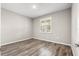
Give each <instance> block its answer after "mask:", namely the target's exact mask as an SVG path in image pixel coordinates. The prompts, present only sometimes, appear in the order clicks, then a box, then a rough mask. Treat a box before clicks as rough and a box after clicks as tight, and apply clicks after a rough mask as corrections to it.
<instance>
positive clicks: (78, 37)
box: [71, 3, 79, 56]
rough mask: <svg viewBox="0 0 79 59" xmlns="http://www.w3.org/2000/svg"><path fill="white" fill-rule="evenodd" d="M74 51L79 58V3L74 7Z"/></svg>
mask: <svg viewBox="0 0 79 59" xmlns="http://www.w3.org/2000/svg"><path fill="white" fill-rule="evenodd" d="M71 38H72V50H73V54H74V55H76V56H79V47H77V46H76V45H75V44H79V3H74V4H73V5H72V37H71Z"/></svg>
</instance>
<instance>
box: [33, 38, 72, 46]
mask: <svg viewBox="0 0 79 59" xmlns="http://www.w3.org/2000/svg"><path fill="white" fill-rule="evenodd" d="M34 39H38V40H42V41H48V42H53V43H58V44H63V45H67V46H70V47H71V44H67V43H62V42H56V41H51V40H46V39H39V38H34Z"/></svg>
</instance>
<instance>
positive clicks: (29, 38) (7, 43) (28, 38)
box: [1, 37, 71, 46]
mask: <svg viewBox="0 0 79 59" xmlns="http://www.w3.org/2000/svg"><path fill="white" fill-rule="evenodd" d="M33 38H34V37H33ZM29 39H31V38H28V39H27V38H26V39H22V40H17V41H13V42H9V43H5V44H1V46H3V45H7V44H11V43H15V42H19V41H24V40H29ZM34 39H38V40H42V41H48V42H53V43H58V44H63V45H68V46H71V44H67V43H62V42H56V41H51V40H46V39H39V38H34Z"/></svg>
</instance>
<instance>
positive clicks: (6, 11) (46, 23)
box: [0, 3, 79, 56]
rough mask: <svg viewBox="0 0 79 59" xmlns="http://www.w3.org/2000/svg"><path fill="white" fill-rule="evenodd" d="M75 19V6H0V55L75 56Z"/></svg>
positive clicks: (78, 7)
mask: <svg viewBox="0 0 79 59" xmlns="http://www.w3.org/2000/svg"><path fill="white" fill-rule="evenodd" d="M78 20H79V4H78V3H1V40H0V53H1V56H79V37H78V35H79V34H78V33H79V24H78V22H79V21H78ZM76 30H77V31H76Z"/></svg>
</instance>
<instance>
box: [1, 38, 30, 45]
mask: <svg viewBox="0 0 79 59" xmlns="http://www.w3.org/2000/svg"><path fill="white" fill-rule="evenodd" d="M29 39H31V38H26V39H22V40H17V41H13V42H9V43H5V44H1V46H3V45H7V44H12V43H16V42H20V41H24V40H29Z"/></svg>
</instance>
